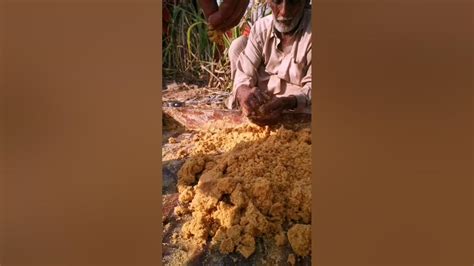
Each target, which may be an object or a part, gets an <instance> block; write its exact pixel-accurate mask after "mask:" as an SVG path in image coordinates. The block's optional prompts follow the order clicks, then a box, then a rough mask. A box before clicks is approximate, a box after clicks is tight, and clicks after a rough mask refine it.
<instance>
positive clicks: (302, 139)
mask: <svg viewBox="0 0 474 266" xmlns="http://www.w3.org/2000/svg"><path fill="white" fill-rule="evenodd" d="M194 140H195V141H196V143H195V146H194V150H193V151H192V152H191V154H192V155H193V156H192V157H191V158H190V159H189V160H187V161H186V162H185V164H184V165H183V167H182V169H181V170H180V171H179V173H178V178H179V179H178V191H179V193H180V204H181V205H183V206H185V208H186V209H187V210H189V212H191V214H192V218H191V219H190V220H189V221H187V222H186V223H185V224H184V226H183V229H182V232H181V235H180V237H181V239H182V240H183V241H184V242H186V243H188V244H189V243H192V245H194V246H195V247H199V248H204V247H205V246H206V243H207V241H208V240H211V241H210V243H211V248H213V247H215V248H218V249H219V250H220V252H221V253H224V254H228V253H232V252H239V253H240V254H242V256H244V257H245V258H248V257H249V256H251V255H252V254H253V253H254V252H255V249H256V238H257V237H267V238H270V239H273V241H275V243H276V245H278V246H281V245H284V244H285V243H286V237H285V235H286V234H287V232H286V229H285V228H284V227H285V225H286V224H288V223H292V224H297V225H298V227H295V226H296V225H295V226H293V228H292V229H290V230H293V231H291V233H290V231H289V232H288V241H289V242H290V244H291V247H292V248H293V250H294V252H295V253H296V254H298V255H301V256H305V255H308V254H309V252H307V251H308V248H309V246H308V241H309V242H310V239H309V240H308V238H306V237H305V236H309V235H310V225H309V224H310V223H311V131H310V130H309V129H308V128H304V129H300V130H298V131H293V130H289V129H285V128H279V129H277V130H270V129H268V128H260V127H256V126H245V127H240V128H236V129H222V130H211V131H209V132H207V133H201V134H200V135H199V137H198V138H195V139H194ZM181 194H183V196H181ZM300 226H303V227H300ZM295 228H296V229H295ZM301 230H302V231H301ZM302 232H303V233H304V234H303V233H302ZM290 237H291V238H290ZM298 241H302V243H297V242H298Z"/></svg>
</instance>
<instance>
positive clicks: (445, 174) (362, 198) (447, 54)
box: [313, 0, 474, 266]
mask: <svg viewBox="0 0 474 266" xmlns="http://www.w3.org/2000/svg"><path fill="white" fill-rule="evenodd" d="M313 2H314V5H315V9H314V13H313V14H314V15H313V18H314V21H313V22H314V36H315V39H314V41H313V47H314V49H313V51H314V57H313V58H314V59H313V62H314V66H313V67H314V70H313V72H314V73H315V75H314V81H313V88H314V92H313V93H314V97H313V99H314V101H313V108H314V109H313V111H314V112H313V113H314V114H315V115H314V125H313V138H314V142H313V149H314V156H313V165H314V178H315V182H314V183H313V200H314V202H313V217H314V219H313V234H314V235H313V245H314V246H313V247H314V249H313V254H314V261H315V263H316V264H317V265H445V266H454V265H472V264H473V263H474V258H473V257H472V254H473V251H474V249H473V242H472V241H473V224H474V221H473V219H472V211H473V206H472V204H473V201H472V188H473V186H472V177H473V167H472V165H473V161H472V148H473V145H472V139H473V138H472V136H473V132H472V121H474V119H473V115H472V99H473V86H472V81H473V73H474V72H473V47H474V45H473V23H472V21H473V20H472V19H473V16H472V10H474V8H473V2H472V1H447V0H445V1H402V0H396V1H362V0H361V1H356V0H338V1H327V0H319V1H313Z"/></svg>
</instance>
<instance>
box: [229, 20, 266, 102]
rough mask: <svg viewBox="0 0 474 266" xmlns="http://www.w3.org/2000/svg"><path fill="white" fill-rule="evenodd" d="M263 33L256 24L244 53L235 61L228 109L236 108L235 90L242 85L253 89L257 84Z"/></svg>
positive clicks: (258, 24)
mask: <svg viewBox="0 0 474 266" xmlns="http://www.w3.org/2000/svg"><path fill="white" fill-rule="evenodd" d="M262 36H263V32H262V27H261V26H260V23H258V22H257V23H256V24H255V25H254V26H253V27H252V29H251V31H250V35H249V40H248V42H247V45H246V46H245V49H244V51H243V52H242V53H241V54H240V56H239V58H238V60H237V66H236V72H235V77H234V83H233V86H232V94H231V98H230V99H229V103H228V108H230V109H232V108H234V107H236V105H237V103H236V92H237V88H239V87H240V86H242V85H247V86H249V87H254V86H256V84H257V72H258V67H259V66H260V64H261V62H262V60H263V59H262V58H263V56H262V50H263V37H262Z"/></svg>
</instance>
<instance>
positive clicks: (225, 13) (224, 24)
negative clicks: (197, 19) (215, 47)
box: [198, 0, 249, 31]
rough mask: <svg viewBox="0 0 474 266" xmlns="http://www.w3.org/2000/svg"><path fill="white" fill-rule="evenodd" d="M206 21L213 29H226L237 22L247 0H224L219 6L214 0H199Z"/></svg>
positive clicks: (241, 15)
mask: <svg viewBox="0 0 474 266" xmlns="http://www.w3.org/2000/svg"><path fill="white" fill-rule="evenodd" d="M198 2H199V6H200V7H201V8H202V10H203V11H204V15H205V16H206V18H207V21H208V23H209V24H210V25H211V27H212V28H213V29H214V30H218V31H227V30H229V29H231V28H233V27H235V26H237V24H239V22H240V20H241V19H242V17H243V16H244V14H245V11H246V10H247V7H248V5H249V0H225V1H224V2H223V3H222V4H221V5H220V6H218V5H217V1H216V0H199V1H198Z"/></svg>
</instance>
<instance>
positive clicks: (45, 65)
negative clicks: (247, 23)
mask: <svg viewBox="0 0 474 266" xmlns="http://www.w3.org/2000/svg"><path fill="white" fill-rule="evenodd" d="M6 8H7V9H6V13H7V14H6V15H7V16H6V19H7V27H6V36H7V42H6V48H5V49H6V54H5V56H6V59H5V60H6V63H7V65H8V67H7V72H6V74H7V75H6V77H7V80H6V82H7V84H6V85H7V89H8V90H7V95H6V97H7V99H8V102H7V120H6V122H7V132H6V133H7V134H6V135H7V147H6V150H7V152H8V179H7V182H6V185H7V193H6V194H7V195H6V196H7V199H8V200H7V216H6V218H7V224H6V225H7V227H6V229H7V230H6V239H5V240H6V242H7V246H6V249H5V252H6V253H5V254H6V256H5V261H4V262H3V264H2V265H8V266H10V265H160V261H161V241H160V237H161V215H160V213H161V179H160V173H161V160H160V158H161V119H160V118H161V116H160V101H161V93H160V88H161V62H160V61H161V12H160V11H161V1H19V2H16V1H9V2H8V3H7V6H6ZM2 109H3V105H2ZM2 115H3V112H2ZM2 150H3V149H2ZM1 194H2V197H4V194H3V193H1Z"/></svg>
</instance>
